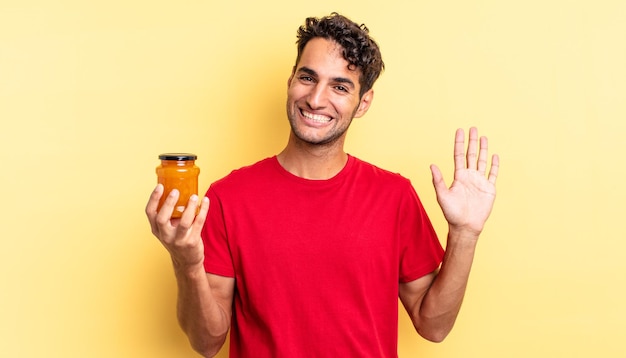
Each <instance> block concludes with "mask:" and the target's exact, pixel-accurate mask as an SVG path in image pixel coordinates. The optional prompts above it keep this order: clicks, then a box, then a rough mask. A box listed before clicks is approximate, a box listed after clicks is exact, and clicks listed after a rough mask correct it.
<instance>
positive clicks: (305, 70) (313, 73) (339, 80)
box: [298, 66, 356, 88]
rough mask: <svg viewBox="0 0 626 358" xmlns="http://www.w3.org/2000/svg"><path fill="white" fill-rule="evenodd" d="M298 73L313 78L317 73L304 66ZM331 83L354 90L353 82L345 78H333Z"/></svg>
mask: <svg viewBox="0 0 626 358" xmlns="http://www.w3.org/2000/svg"><path fill="white" fill-rule="evenodd" d="M298 72H304V73H306V74H308V75H310V76H313V77H318V75H317V72H315V70H313V69H312V68H308V67H306V66H302V67H300V68H299V69H298ZM332 80H333V82H337V83H343V84H346V85H348V86H350V87H352V88H355V87H356V86H355V85H354V82H352V80H351V79H349V78H345V77H334V78H333V79H332Z"/></svg>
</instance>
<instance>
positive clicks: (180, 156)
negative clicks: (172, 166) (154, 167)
mask: <svg viewBox="0 0 626 358" xmlns="http://www.w3.org/2000/svg"><path fill="white" fill-rule="evenodd" d="M159 159H161V160H196V159H198V156H197V155H195V154H191V153H163V154H161V155H159Z"/></svg>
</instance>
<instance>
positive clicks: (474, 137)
mask: <svg viewBox="0 0 626 358" xmlns="http://www.w3.org/2000/svg"><path fill="white" fill-rule="evenodd" d="M477 157H478V129H476V127H472V128H470V131H469V141H468V144H467V168H468V169H474V170H475V169H476V165H477V164H476V159H477Z"/></svg>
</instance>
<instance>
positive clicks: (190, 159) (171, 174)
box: [156, 153, 200, 218]
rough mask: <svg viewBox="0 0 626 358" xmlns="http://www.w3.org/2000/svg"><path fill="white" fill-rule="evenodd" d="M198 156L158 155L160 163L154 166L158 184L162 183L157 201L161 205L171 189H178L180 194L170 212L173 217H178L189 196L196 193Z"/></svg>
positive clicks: (184, 154)
mask: <svg viewBox="0 0 626 358" xmlns="http://www.w3.org/2000/svg"><path fill="white" fill-rule="evenodd" d="M197 158H198V156H196V155H195V154H190V153H165V154H161V155H159V159H160V160H161V165H159V166H158V167H157V168H156V173H157V177H158V182H159V184H163V188H164V190H163V196H161V200H160V201H159V210H160V209H161V205H163V202H164V201H165V199H166V198H167V196H168V195H169V193H170V192H171V191H172V189H178V192H179V193H180V196H179V197H178V202H177V203H176V206H175V207H174V211H173V212H172V217H173V218H180V217H181V216H182V214H183V211H184V210H185V207H186V206H187V202H188V201H189V198H190V197H191V196H192V195H193V194H198V176H199V175H200V168H198V167H197V166H196V159H197Z"/></svg>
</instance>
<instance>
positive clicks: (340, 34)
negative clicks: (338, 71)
mask: <svg viewBox="0 0 626 358" xmlns="http://www.w3.org/2000/svg"><path fill="white" fill-rule="evenodd" d="M316 37H321V38H325V39H328V40H333V41H335V42H337V43H338V44H339V45H340V46H341V47H342V48H343V58H344V59H345V60H346V61H348V63H349V65H348V67H349V68H350V69H351V70H352V69H356V68H358V69H360V70H361V76H360V79H359V84H360V85H361V91H360V93H359V96H362V95H363V94H364V93H365V92H367V91H368V90H369V89H370V88H372V86H374V82H376V79H378V76H380V74H381V72H382V71H383V69H384V68H385V64H384V63H383V59H382V56H381V54H380V49H379V48H378V44H376V42H375V41H374V40H373V39H372V38H371V37H370V35H369V29H368V28H367V27H366V26H365V25H364V24H361V25H358V24H357V23H355V22H353V21H352V20H350V19H348V18H347V17H345V16H343V15H340V14H338V13H336V12H333V13H331V14H330V15H329V16H325V17H322V18H316V17H309V18H307V19H306V20H305V23H304V25H302V26H300V28H299V29H298V40H297V41H296V44H297V45H298V57H297V58H296V65H297V64H298V62H299V61H300V57H301V56H302V51H303V50H304V46H305V45H306V44H307V43H308V42H309V41H310V40H311V39H313V38H316Z"/></svg>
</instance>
